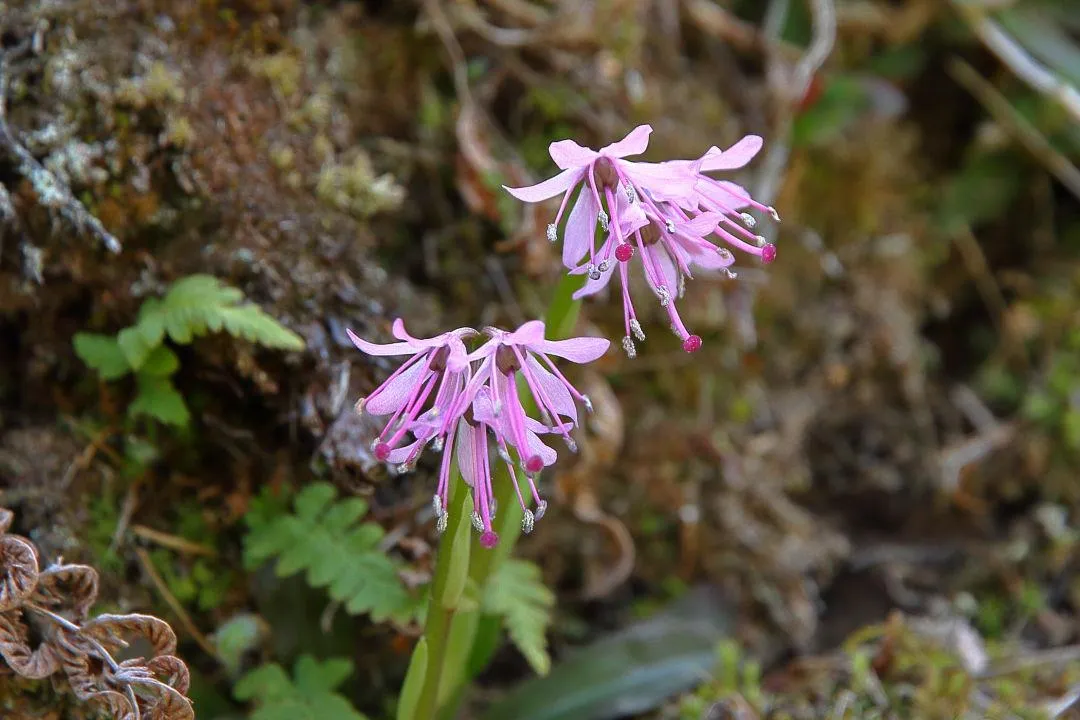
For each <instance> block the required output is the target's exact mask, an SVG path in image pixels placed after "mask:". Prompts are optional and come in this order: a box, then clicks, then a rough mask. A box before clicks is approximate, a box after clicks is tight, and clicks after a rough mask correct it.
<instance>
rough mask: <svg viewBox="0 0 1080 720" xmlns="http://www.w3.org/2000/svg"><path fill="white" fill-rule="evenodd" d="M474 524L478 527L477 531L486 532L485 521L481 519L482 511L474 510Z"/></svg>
mask: <svg viewBox="0 0 1080 720" xmlns="http://www.w3.org/2000/svg"><path fill="white" fill-rule="evenodd" d="M472 526H473V527H474V528H476V532H484V521H483V520H481V519H480V513H478V512H476V511H475V510H473V512H472Z"/></svg>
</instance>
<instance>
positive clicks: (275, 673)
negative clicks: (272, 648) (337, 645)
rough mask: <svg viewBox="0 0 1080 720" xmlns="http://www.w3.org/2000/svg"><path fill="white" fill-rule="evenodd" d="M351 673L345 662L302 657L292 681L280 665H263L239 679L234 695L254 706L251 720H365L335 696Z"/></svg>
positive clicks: (349, 666) (365, 719) (350, 665)
mask: <svg viewBox="0 0 1080 720" xmlns="http://www.w3.org/2000/svg"><path fill="white" fill-rule="evenodd" d="M352 671H353V666H352V663H351V662H349V661H348V660H343V659H340V658H339V659H330V660H326V661H324V662H319V661H318V660H316V659H314V658H313V657H311V656H310V655H303V656H301V658H300V659H299V660H298V661H297V662H296V667H295V668H294V669H293V676H294V678H289V675H288V674H287V673H286V672H285V670H283V669H282V667H281V666H280V665H277V664H269V665H263V666H261V667H258V668H256V669H254V670H252V671H251V672H249V673H248V674H246V675H244V677H242V678H240V680H239V681H238V682H237V683H236V686H235V687H234V688H233V695H235V696H236V699H237V700H241V701H252V702H254V703H255V709H254V711H253V712H252V713H251V720H367V717H366V716H365V715H363V714H362V713H360V712H358V711H357V710H356V708H354V707H353V706H352V704H350V703H349V701H348V700H346V699H345V698H344V697H342V696H341V695H339V694H338V693H336V692H334V690H335V689H336V688H337V687H338V686H339V685H341V683H343V682H344V681H345V679H346V678H347V677H349V675H351V674H352Z"/></svg>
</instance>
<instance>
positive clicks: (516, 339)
mask: <svg viewBox="0 0 1080 720" xmlns="http://www.w3.org/2000/svg"><path fill="white" fill-rule="evenodd" d="M543 339H544V321H543V320H530V321H528V322H527V323H525V324H523V325H522V326H521V327H519V328H518V329H517V330H515V331H514V332H512V333H510V335H509V336H507V338H506V342H507V343H513V344H515V345H528V344H530V343H534V342H536V341H538V340H543Z"/></svg>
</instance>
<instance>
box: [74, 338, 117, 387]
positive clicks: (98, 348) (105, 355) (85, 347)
mask: <svg viewBox="0 0 1080 720" xmlns="http://www.w3.org/2000/svg"><path fill="white" fill-rule="evenodd" d="M72 344H73V345H74V346H75V354H76V355H78V356H79V358H80V359H81V360H82V361H83V362H84V363H86V364H87V365H89V366H90V367H92V368H94V369H95V370H97V371H98V374H99V375H101V379H102V380H116V379H117V378H120V377H123V376H124V375H127V374H128V373H129V372H131V365H129V364H128V361H127V357H126V356H125V355H124V352H123V351H122V350H121V349H120V344H119V342H117V339H116V338H115V337H113V336H111V335H98V334H96V333H75V337H74V338H73V339H72Z"/></svg>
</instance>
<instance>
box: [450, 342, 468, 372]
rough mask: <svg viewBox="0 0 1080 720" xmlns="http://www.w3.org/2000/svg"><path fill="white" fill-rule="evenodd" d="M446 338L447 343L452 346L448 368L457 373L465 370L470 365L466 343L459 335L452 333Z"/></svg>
mask: <svg viewBox="0 0 1080 720" xmlns="http://www.w3.org/2000/svg"><path fill="white" fill-rule="evenodd" d="M446 340H447V342H446V344H447V345H448V346H449V347H450V356H449V357H448V358H447V359H446V368H447V369H448V370H450V371H451V372H455V373H459V372H461V371H463V370H465V369H466V368H467V367H469V351H468V350H466V349H465V343H463V342H462V341H461V338H460V337H458V336H457V335H451V336H450V337H448V338H447V339H446Z"/></svg>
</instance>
